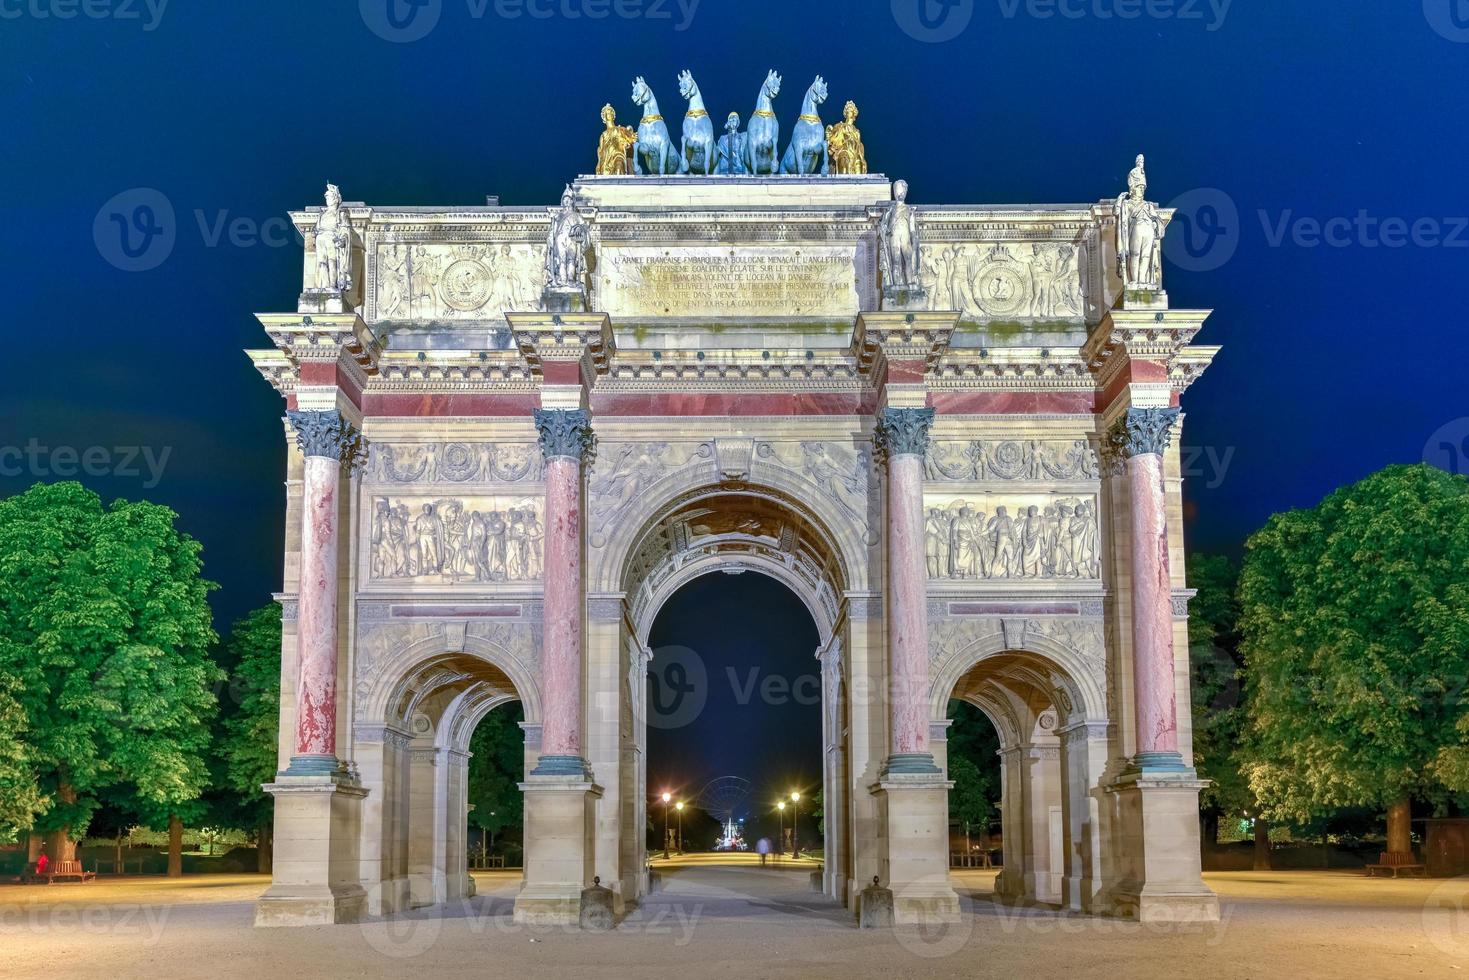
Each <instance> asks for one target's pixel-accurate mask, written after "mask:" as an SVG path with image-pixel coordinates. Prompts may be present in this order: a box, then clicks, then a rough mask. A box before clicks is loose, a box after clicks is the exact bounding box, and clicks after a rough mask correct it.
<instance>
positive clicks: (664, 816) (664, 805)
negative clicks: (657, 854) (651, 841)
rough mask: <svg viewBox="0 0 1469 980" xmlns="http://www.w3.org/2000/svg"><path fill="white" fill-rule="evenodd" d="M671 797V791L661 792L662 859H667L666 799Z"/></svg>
mask: <svg viewBox="0 0 1469 980" xmlns="http://www.w3.org/2000/svg"><path fill="white" fill-rule="evenodd" d="M671 799H673V794H672V793H664V794H663V860H665V861H667V860H668V801H669V800H671Z"/></svg>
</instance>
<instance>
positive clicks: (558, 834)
mask: <svg viewBox="0 0 1469 980" xmlns="http://www.w3.org/2000/svg"><path fill="white" fill-rule="evenodd" d="M520 790H521V792H522V793H524V794H525V884H524V885H522V886H521V889H520V894H519V895H517V896H516V897H515V914H514V919H515V921H516V922H518V923H521V924H523V925H557V926H560V925H573V926H574V925H577V924H579V923H580V921H581V905H582V898H581V893H582V890H583V889H585V888H587V887H589V886H590V885H591V884H592V877H593V867H592V865H593V841H592V831H593V829H594V827H595V820H594V809H595V807H596V803H597V800H598V798H600V797H601V795H602V787H600V786H598V785H596V784H595V783H593V782H591V781H590V780H587V779H583V778H580V777H577V776H536V775H532V776H529V777H527V778H526V781H525V782H523V783H521V784H520Z"/></svg>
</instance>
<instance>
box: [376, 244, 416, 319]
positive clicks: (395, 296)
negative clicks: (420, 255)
mask: <svg viewBox="0 0 1469 980" xmlns="http://www.w3.org/2000/svg"><path fill="white" fill-rule="evenodd" d="M378 254H379V255H380V256H381V257H382V258H381V259H380V260H379V262H378V282H379V283H381V284H382V285H381V294H382V299H381V301H380V302H379V303H378V311H377V312H378V316H380V317H382V318H383V319H392V318H394V317H398V316H401V315H403V314H405V313H406V312H407V311H406V310H405V309H404V304H405V303H406V302H407V300H408V290H409V283H408V247H407V246H406V245H388V246H385V247H384V248H383V250H382V251H381V252H379V253H378Z"/></svg>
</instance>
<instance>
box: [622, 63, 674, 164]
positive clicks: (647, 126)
mask: <svg viewBox="0 0 1469 980" xmlns="http://www.w3.org/2000/svg"><path fill="white" fill-rule="evenodd" d="M632 100H633V104H634V105H638V106H641V107H642V110H643V118H642V119H641V120H639V121H638V141H637V142H636V143H635V144H633V152H632V171H633V173H635V174H642V173H653V174H676V173H678V151H677V150H675V149H674V148H673V139H672V137H670V136H669V135H668V126H666V125H665V124H664V122H663V117H662V116H660V115H659V114H658V100H657V99H655V98H653V90H652V89H650V88H649V87H648V83H647V82H645V81H643V76H642V75H639V76H638V77H637V78H635V79H633V83H632Z"/></svg>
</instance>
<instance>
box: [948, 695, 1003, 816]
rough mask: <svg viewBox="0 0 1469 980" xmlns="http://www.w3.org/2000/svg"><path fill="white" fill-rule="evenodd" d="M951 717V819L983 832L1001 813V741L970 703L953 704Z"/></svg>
mask: <svg viewBox="0 0 1469 980" xmlns="http://www.w3.org/2000/svg"><path fill="white" fill-rule="evenodd" d="M949 717H950V718H952V719H953V724H952V725H950V726H949V742H948V746H949V750H948V760H949V763H948V765H949V778H950V779H952V780H953V781H954V788H953V789H952V790H950V791H949V818H950V819H952V820H957V821H959V822H960V823H961V824H966V825H967V826H968V827H970V828H972V829H979V830H983V829H986V828H988V827H989V825H990V823H991V822H992V821H993V820H994V819H995V815H996V814H997V813H998V812H999V801H1000V772H999V760H998V758H997V757H996V753H997V752H998V751H999V749H1000V739H999V736H998V735H997V734H996V733H995V728H994V725H992V724H991V723H990V720H989V719H988V718H986V717H985V716H984V713H983V712H981V711H980V710H979V709H978V708H976V707H975V706H974V705H972V704H970V703H969V702H967V701H950V702H949Z"/></svg>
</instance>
